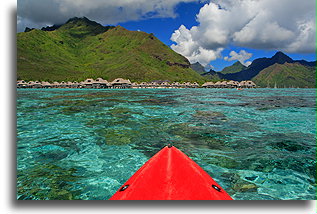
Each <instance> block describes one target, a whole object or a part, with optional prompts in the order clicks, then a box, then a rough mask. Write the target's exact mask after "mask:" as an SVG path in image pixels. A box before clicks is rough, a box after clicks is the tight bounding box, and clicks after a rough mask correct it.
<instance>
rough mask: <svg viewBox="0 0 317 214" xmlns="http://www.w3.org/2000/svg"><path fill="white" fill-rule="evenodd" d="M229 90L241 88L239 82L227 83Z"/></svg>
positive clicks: (231, 81)
mask: <svg viewBox="0 0 317 214" xmlns="http://www.w3.org/2000/svg"><path fill="white" fill-rule="evenodd" d="M227 86H228V88H237V87H238V86H239V82H238V81H234V80H230V81H228V82H227Z"/></svg>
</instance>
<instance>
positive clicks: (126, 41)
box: [17, 18, 205, 83]
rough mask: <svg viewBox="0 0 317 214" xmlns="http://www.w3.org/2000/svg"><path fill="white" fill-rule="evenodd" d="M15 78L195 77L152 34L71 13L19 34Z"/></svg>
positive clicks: (180, 58)
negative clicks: (50, 25) (52, 25)
mask: <svg viewBox="0 0 317 214" xmlns="http://www.w3.org/2000/svg"><path fill="white" fill-rule="evenodd" d="M17 48H18V57H17V58H18V71H17V73H18V75H17V76H18V79H24V80H27V81H28V80H41V81H44V80H45V81H62V80H66V81H81V80H84V79H86V78H97V77H102V78H104V79H107V80H110V81H111V80H113V79H115V78H118V77H122V78H127V79H130V80H131V81H139V82H140V81H153V80H170V81H191V82H194V81H198V82H200V83H201V82H204V81H205V78H204V77H201V76H200V75H199V74H197V73H196V72H195V71H193V70H192V69H191V68H190V64H189V62H188V60H187V59H186V58H185V57H183V56H181V55H179V54H177V53H176V52H174V51H173V50H171V49H170V48H169V47H168V46H166V45H165V44H163V43H162V42H161V41H159V40H158V39H157V38H156V37H155V36H154V35H153V34H147V33H145V32H138V31H129V30H126V29H124V28H123V27H120V26H117V27H112V26H108V27H104V26H102V25H100V24H98V23H96V22H93V21H90V20H88V19H87V18H73V19H70V20H69V21H68V22H66V23H65V24H64V25H62V26H60V27H59V28H57V29H55V30H53V31H44V30H37V29H34V30H30V31H29V32H23V33H18V35H17Z"/></svg>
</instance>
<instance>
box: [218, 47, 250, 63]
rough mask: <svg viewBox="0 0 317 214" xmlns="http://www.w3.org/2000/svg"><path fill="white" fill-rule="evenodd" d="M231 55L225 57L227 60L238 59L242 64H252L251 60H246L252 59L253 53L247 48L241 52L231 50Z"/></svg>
mask: <svg viewBox="0 0 317 214" xmlns="http://www.w3.org/2000/svg"><path fill="white" fill-rule="evenodd" d="M229 56H230V57H228V56H226V57H224V58H223V59H224V60H226V61H229V62H230V61H235V60H238V61H239V62H241V64H242V65H244V66H247V67H248V66H249V65H251V61H246V60H248V59H250V58H251V57H252V53H248V52H246V51H245V50H240V51H239V53H237V52H235V51H231V52H230V53H229Z"/></svg>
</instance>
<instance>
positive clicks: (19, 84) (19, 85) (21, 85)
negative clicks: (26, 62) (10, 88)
mask: <svg viewBox="0 0 317 214" xmlns="http://www.w3.org/2000/svg"><path fill="white" fill-rule="evenodd" d="M27 86H28V83H27V82H25V81H24V80H18V81H17V88H27Z"/></svg>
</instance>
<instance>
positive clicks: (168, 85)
mask: <svg viewBox="0 0 317 214" xmlns="http://www.w3.org/2000/svg"><path fill="white" fill-rule="evenodd" d="M161 87H163V88H169V87H171V85H170V84H169V83H168V82H167V81H164V82H162V83H161Z"/></svg>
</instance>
